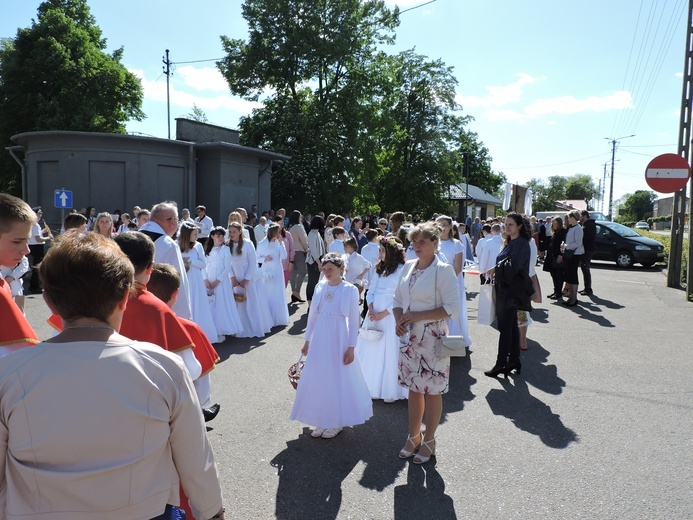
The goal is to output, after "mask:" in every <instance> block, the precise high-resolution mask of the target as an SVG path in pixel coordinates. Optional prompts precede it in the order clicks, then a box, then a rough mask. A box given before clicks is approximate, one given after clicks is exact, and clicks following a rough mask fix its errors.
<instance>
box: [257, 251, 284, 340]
mask: <svg viewBox="0 0 693 520" xmlns="http://www.w3.org/2000/svg"><path fill="white" fill-rule="evenodd" d="M286 256H287V253H286V248H285V247H284V244H283V243H282V242H280V241H279V240H272V241H271V242H270V241H269V240H267V237H265V238H263V239H262V240H261V241H260V243H259V244H258V245H257V260H258V262H259V263H260V264H262V267H261V271H262V274H263V279H264V288H265V296H266V297H267V304H268V308H269V313H270V317H271V318H272V326H273V327H277V326H280V325H288V324H289V308H288V306H287V304H286V288H285V285H284V268H283V266H282V260H283V259H285V258H286ZM268 257H269V258H271V260H266V259H267V258H268Z"/></svg>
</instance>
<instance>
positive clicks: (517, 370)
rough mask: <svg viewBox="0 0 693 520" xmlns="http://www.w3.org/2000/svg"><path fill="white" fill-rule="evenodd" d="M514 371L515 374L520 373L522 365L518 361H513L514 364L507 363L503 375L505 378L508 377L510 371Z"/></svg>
mask: <svg viewBox="0 0 693 520" xmlns="http://www.w3.org/2000/svg"><path fill="white" fill-rule="evenodd" d="M513 370H514V371H515V373H516V374H519V373H520V371H521V370H522V363H520V362H519V361H515V362H514V363H508V365H507V366H506V367H505V370H504V372H503V373H504V374H505V377H508V375H510V373H511V372H512V371H513Z"/></svg>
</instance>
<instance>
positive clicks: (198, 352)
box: [147, 264, 220, 422]
mask: <svg viewBox="0 0 693 520" xmlns="http://www.w3.org/2000/svg"><path fill="white" fill-rule="evenodd" d="M179 289H180V275H179V274H178V271H176V269H175V268H174V267H173V266H171V265H168V264H154V265H153V267H152V273H151V276H150V278H149V282H148V283H147V290H148V291H149V292H150V293H151V294H153V295H154V296H156V297H157V298H159V299H160V300H161V301H162V302H164V303H165V304H166V305H168V307H169V308H173V305H175V303H176V298H178V292H179ZM178 320H179V321H180V322H181V324H182V325H183V327H185V330H187V331H188V334H190V337H191V338H192V339H193V342H194V343H195V350H194V354H195V357H196V358H197V360H198V361H199V362H200V365H201V366H202V374H201V375H200V377H199V378H197V379H196V380H195V381H193V383H194V384H195V390H197V397H198V398H199V400H200V404H201V405H202V408H203V412H204V416H205V421H207V422H209V421H211V420H212V419H214V417H216V415H217V413H219V408H220V405H219V404H218V403H217V404H214V405H212V399H211V393H212V387H211V382H210V378H209V373H210V372H211V371H212V370H213V369H214V367H215V366H216V363H217V361H219V355H218V354H217V351H216V350H215V349H214V347H213V346H212V343H211V342H210V341H209V338H207V336H206V334H205V333H204V331H203V330H202V327H200V326H199V325H198V324H197V323H195V322H193V321H190V320H186V319H184V318H180V317H179V318H178Z"/></svg>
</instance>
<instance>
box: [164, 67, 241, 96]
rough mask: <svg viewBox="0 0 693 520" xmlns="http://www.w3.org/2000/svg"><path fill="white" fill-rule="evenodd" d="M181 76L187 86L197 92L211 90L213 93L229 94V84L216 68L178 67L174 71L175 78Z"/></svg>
mask: <svg viewBox="0 0 693 520" xmlns="http://www.w3.org/2000/svg"><path fill="white" fill-rule="evenodd" d="M176 76H179V77H181V78H182V79H183V83H185V85H187V86H189V87H191V88H194V89H195V90H211V91H213V92H228V91H229V84H228V83H226V79H224V76H222V74H221V72H219V69H217V68H216V67H202V68H199V69H198V68H195V67H192V66H190V65H186V66H184V67H178V68H176V69H174V71H173V77H174V78H175V77H176Z"/></svg>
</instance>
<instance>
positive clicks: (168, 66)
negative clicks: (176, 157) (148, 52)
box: [162, 49, 171, 139]
mask: <svg viewBox="0 0 693 520" xmlns="http://www.w3.org/2000/svg"><path fill="white" fill-rule="evenodd" d="M162 61H163V63H164V65H166V66H165V67H164V74H166V123H167V125H168V138H169V139H171V94H170V92H169V78H170V76H171V61H170V60H169V59H168V49H166V58H164V59H163V60H162Z"/></svg>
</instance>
